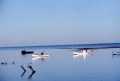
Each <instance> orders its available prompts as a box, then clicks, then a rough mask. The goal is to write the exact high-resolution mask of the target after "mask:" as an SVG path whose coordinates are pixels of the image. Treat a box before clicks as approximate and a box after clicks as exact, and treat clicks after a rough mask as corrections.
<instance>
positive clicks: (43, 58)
mask: <svg viewBox="0 0 120 81" xmlns="http://www.w3.org/2000/svg"><path fill="white" fill-rule="evenodd" d="M48 58H49V57H40V58H32V60H38V59H41V61H43V62H44V61H46V60H47V59H48Z"/></svg>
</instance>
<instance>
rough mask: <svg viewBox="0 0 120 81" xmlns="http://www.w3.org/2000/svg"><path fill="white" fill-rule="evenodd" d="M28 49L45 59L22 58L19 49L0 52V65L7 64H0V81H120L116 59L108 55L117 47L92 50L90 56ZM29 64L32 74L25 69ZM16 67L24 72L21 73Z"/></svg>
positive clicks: (71, 50)
mask: <svg viewBox="0 0 120 81" xmlns="http://www.w3.org/2000/svg"><path fill="white" fill-rule="evenodd" d="M31 49H34V51H35V54H36V53H37V54H38V53H39V54H40V53H41V52H42V51H45V52H46V53H47V54H49V58H39V59H33V58H32V54H26V55H22V54H21V48H20V49H18V48H17V49H13V48H12V49H4V50H3V51H2V50H1V51H0V62H2V61H3V62H7V65H2V64H1V65H0V81H4V80H5V81H13V80H14V81H28V80H33V81H40V80H41V81H61V80H62V81H80V80H81V81H90V80H91V81H96V80H97V81H102V80H103V81H106V80H109V81H119V80H120V69H119V68H120V63H119V61H120V56H119V55H114V56H113V55H112V51H120V48H111V49H93V54H90V55H87V56H73V52H74V50H73V49H54V48H51V49H46V48H42V49H37V48H34V47H33V48H31ZM31 49H28V50H31ZM13 61H14V62H15V64H12V62H13ZM29 62H31V63H32V64H31V65H32V67H33V69H34V70H35V71H36V72H35V73H34V74H32V71H31V70H30V69H29V68H28V67H27V64H28V63H29ZM20 64H23V67H24V68H25V69H26V72H25V73H24V70H23V69H22V68H21V67H20Z"/></svg>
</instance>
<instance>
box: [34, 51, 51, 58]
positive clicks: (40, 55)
mask: <svg viewBox="0 0 120 81" xmlns="http://www.w3.org/2000/svg"><path fill="white" fill-rule="evenodd" d="M32 57H33V58H42V57H49V55H47V54H46V53H45V52H42V53H41V54H32Z"/></svg>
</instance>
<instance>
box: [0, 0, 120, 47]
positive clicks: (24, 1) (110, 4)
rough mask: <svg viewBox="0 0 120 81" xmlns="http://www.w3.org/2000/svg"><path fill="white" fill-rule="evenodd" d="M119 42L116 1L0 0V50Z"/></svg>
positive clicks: (119, 19) (119, 1) (119, 5)
mask: <svg viewBox="0 0 120 81" xmlns="http://www.w3.org/2000/svg"><path fill="white" fill-rule="evenodd" d="M119 42H120V0H0V47H11V46H40V45H64V44H92V43H119Z"/></svg>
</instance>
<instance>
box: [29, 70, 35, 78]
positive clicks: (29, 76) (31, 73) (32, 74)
mask: <svg viewBox="0 0 120 81" xmlns="http://www.w3.org/2000/svg"><path fill="white" fill-rule="evenodd" d="M34 73H35V72H34V71H33V72H32V73H31V75H30V76H29V77H28V79H31V78H32V76H33V74H34Z"/></svg>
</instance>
